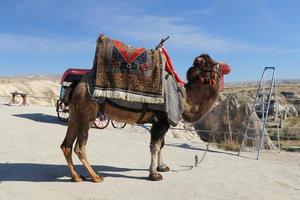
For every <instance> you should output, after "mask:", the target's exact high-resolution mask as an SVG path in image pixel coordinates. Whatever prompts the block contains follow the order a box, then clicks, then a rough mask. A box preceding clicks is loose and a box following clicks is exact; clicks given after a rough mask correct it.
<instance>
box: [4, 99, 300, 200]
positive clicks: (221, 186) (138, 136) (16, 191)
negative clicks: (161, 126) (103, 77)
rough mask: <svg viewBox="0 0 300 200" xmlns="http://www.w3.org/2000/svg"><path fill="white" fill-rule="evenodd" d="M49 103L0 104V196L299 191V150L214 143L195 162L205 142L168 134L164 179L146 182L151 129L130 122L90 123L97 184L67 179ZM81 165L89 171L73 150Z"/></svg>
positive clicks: (272, 195)
mask: <svg viewBox="0 0 300 200" xmlns="http://www.w3.org/2000/svg"><path fill="white" fill-rule="evenodd" d="M66 128H67V126H66V124H65V123H61V122H60V121H59V120H58V119H57V117H56V113H55V108H54V107H43V106H25V107H20V106H8V105H5V104H3V103H2V104H1V103H0V146H1V149H0V200H7V199H18V200H20V199H45V200H47V199H49V200H50V199H51V200H52V199H64V200H67V199H74V200H81V199H82V200H87V199H110V200H111V199H127V200H130V199H142V200H146V199H155V200H159V199H164V200H166V199H189V200H192V199H197V200H199V199H230V200H232V199H266V200H267V199H272V200H276V199H278V200H283V199H287V200H291V199H295V200H296V199H299V197H300V153H288V152H281V153H278V152H268V151H264V152H262V156H261V159H260V160H258V161H257V160H255V159H251V158H255V152H252V153H242V155H243V156H242V157H238V156H236V153H234V152H229V151H227V152H226V151H222V150H219V149H217V148H215V147H210V150H209V151H208V152H207V154H206V155H205V157H204V160H203V161H202V162H201V163H200V164H199V165H198V167H192V166H193V164H194V157H195V155H198V156H199V157H200V158H201V157H202V155H203V154H204V152H205V148H206V144H205V143H203V142H202V143H191V142H187V141H185V140H180V139H174V138H169V137H167V138H166V147H165V156H164V157H165V161H166V163H167V164H169V165H170V167H171V168H172V170H171V171H170V172H167V173H164V174H163V176H164V180H163V181H160V182H151V181H148V180H147V176H148V168H149V164H150V152H149V141H150V138H149V133H148V132H147V131H146V130H143V129H141V128H136V127H132V126H131V125H129V126H127V127H125V128H124V129H121V130H117V129H114V128H112V127H111V126H109V127H108V128H107V129H104V130H98V129H91V131H90V136H89V141H88V149H87V150H88V155H89V158H90V162H91V163H92V164H93V166H94V169H95V170H96V171H97V172H98V173H99V174H101V175H102V176H104V178H105V180H104V182H102V183H92V182H90V181H88V180H87V181H84V182H81V183H73V182H71V181H70V176H69V172H68V169H67V166H66V162H65V159H64V157H63V154H62V152H61V150H60V148H59V146H60V144H61V142H62V140H63V138H64V136H65V132H66ZM74 162H75V164H76V168H77V169H78V171H79V172H80V173H81V174H82V175H84V176H86V177H87V173H86V172H85V170H84V169H83V168H82V166H81V165H80V163H79V160H78V159H77V158H76V157H75V155H74Z"/></svg>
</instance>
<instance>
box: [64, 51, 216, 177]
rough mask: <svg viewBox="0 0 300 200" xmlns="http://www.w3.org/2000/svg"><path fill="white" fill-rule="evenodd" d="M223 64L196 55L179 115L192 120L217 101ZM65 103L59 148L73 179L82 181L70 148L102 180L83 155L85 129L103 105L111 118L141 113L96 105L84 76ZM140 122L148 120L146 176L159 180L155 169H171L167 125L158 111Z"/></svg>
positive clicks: (134, 118) (123, 118)
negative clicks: (166, 152)
mask: <svg viewBox="0 0 300 200" xmlns="http://www.w3.org/2000/svg"><path fill="white" fill-rule="evenodd" d="M221 68H222V66H221V65H220V64H219V63H217V62H215V61H214V60H212V59H211V58H210V56H209V55H207V54H202V55H200V56H198V57H196V58H195V60H194V63H193V66H192V67H191V68H190V69H189V70H188V72H187V80H188V82H187V84H186V85H185V92H186V95H184V96H185V97H184V111H183V114H182V117H183V119H184V120H185V121H188V122H194V121H197V120H199V119H200V118H201V117H203V116H204V115H205V113H207V112H208V111H209V109H210V108H211V107H212V105H213V104H214V102H215V101H216V99H217V97H218V93H219V87H220V79H221V76H222V69H221ZM65 97H66V102H65V103H68V104H69V112H70V117H69V122H68V129H67V133H66V136H65V139H64V141H63V143H62V145H61V149H62V151H63V153H64V156H65V158H66V160H67V163H68V167H69V170H70V172H71V176H72V180H73V181H75V182H79V181H82V177H81V176H80V175H79V174H78V173H77V172H76V171H75V168H74V165H73V161H72V147H73V143H74V141H75V140H76V145H75V148H74V151H75V153H76V154H77V156H78V157H79V159H80V161H81V162H82V164H83V165H84V167H85V168H86V170H87V171H88V173H89V175H90V177H91V180H92V181H93V182H101V181H103V177H102V176H100V175H98V174H96V172H95V171H94V170H93V168H92V167H91V165H90V163H89V161H88V159H87V155H86V143H87V139H88V131H89V128H90V126H91V124H92V123H93V121H94V120H95V116H96V115H97V113H98V112H99V110H100V109H103V108H101V107H102V106H104V107H105V109H104V111H105V114H106V115H108V117H109V118H111V119H113V120H118V121H123V122H126V123H137V122H138V120H139V118H140V116H141V113H136V112H131V111H127V110H122V109H120V108H119V107H114V106H112V105H110V104H108V103H106V104H105V105H102V104H101V105H100V104H98V103H97V102H96V101H95V100H93V99H92V98H91V97H90V96H89V93H88V88H87V78H86V77H84V78H83V79H82V80H81V81H80V82H79V83H78V84H77V85H75V86H72V87H70V88H69V89H68V91H66V95H65ZM143 122H147V123H151V124H152V128H151V142H150V152H151V164H150V169H149V173H150V175H149V179H150V180H153V181H159V180H162V175H161V174H160V173H158V172H167V171H169V170H170V168H169V167H168V166H167V165H166V164H165V163H164V162H163V158H162V149H163V147H164V145H165V139H164V136H165V134H166V132H167V131H168V129H169V127H170V124H169V122H168V120H167V118H166V116H163V115H162V114H161V113H155V112H146V114H145V115H144V117H143Z"/></svg>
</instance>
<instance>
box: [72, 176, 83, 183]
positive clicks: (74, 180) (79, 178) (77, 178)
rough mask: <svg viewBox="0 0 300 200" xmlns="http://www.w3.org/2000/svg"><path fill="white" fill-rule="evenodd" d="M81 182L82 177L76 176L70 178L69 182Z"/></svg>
mask: <svg viewBox="0 0 300 200" xmlns="http://www.w3.org/2000/svg"><path fill="white" fill-rule="evenodd" d="M82 180H83V178H82V177H80V176H78V177H72V179H71V181H72V182H81V181H82Z"/></svg>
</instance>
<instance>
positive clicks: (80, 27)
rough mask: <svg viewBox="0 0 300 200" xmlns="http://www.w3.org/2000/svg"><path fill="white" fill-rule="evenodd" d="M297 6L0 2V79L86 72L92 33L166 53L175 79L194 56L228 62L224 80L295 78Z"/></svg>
mask: <svg viewBox="0 0 300 200" xmlns="http://www.w3.org/2000/svg"><path fill="white" fill-rule="evenodd" d="M299 9H300V1H297V0H289V1H283V0H252V1H250V0H249V1H248V0H243V1H242V0H240V1H239V0H210V1H202V0H198V1H196V0H194V1H191V0H185V1H171V0H169V1H160V0H143V1H141V0H135V1H125V0H122V1H114V0H108V1H102V0H98V1H96V0H95V1H94V0H86V1H85V0H78V1H74V0H73V1H71V0H18V1H17V0H11V1H4V0H3V1H1V4H0V76H13V75H21V74H61V73H63V72H64V71H65V69H67V68H69V67H77V68H91V66H92V62H93V57H94V50H95V45H96V43H95V42H96V39H97V36H98V34H99V33H104V34H106V35H108V36H109V37H111V38H114V39H118V40H122V41H123V42H125V43H128V44H131V45H133V46H136V47H141V46H143V47H147V48H152V47H154V46H155V45H156V44H157V42H158V41H159V40H160V39H161V38H162V37H166V36H170V39H169V40H168V41H167V43H166V45H165V47H166V49H167V50H168V52H169V54H170V57H171V59H172V61H173V64H174V65H175V68H176V70H177V71H178V73H179V74H180V76H181V77H182V78H183V79H185V72H186V70H187V69H188V68H189V67H190V65H191V64H192V61H193V59H194V57H195V56H197V55H199V54H201V53H208V54H210V55H211V56H212V57H213V58H214V59H215V60H220V61H224V62H226V63H228V64H229V65H230V66H231V67H232V73H231V74H230V75H229V76H227V77H226V78H225V81H226V82H235V81H247V80H258V79H259V77H260V75H261V72H262V70H263V68H264V67H265V66H274V67H276V71H277V74H276V75H277V78H279V79H296V78H297V79H299V78H300V66H299V63H300V21H299Z"/></svg>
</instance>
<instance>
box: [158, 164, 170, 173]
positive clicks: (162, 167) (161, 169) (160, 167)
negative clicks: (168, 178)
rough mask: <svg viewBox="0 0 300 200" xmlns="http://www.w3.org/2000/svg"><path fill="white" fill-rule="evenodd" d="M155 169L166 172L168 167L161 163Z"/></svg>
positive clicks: (168, 169)
mask: <svg viewBox="0 0 300 200" xmlns="http://www.w3.org/2000/svg"><path fill="white" fill-rule="evenodd" d="M156 170H157V171H159V172H168V171H170V167H168V166H167V165H161V166H158V167H157V168H156Z"/></svg>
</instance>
